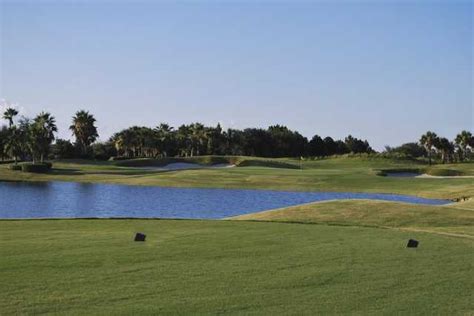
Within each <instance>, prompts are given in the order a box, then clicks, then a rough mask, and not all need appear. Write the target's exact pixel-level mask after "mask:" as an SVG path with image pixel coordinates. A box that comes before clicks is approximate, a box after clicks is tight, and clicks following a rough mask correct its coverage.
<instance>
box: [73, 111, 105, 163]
mask: <svg viewBox="0 0 474 316" xmlns="http://www.w3.org/2000/svg"><path fill="white" fill-rule="evenodd" d="M95 122H96V119H95V118H94V116H93V115H92V114H89V112H87V111H84V110H81V111H78V112H76V115H75V116H73V118H72V125H71V126H69V129H70V130H71V131H72V134H73V135H74V137H76V144H78V145H79V147H80V149H81V153H82V154H83V155H86V154H87V152H88V149H89V146H90V145H91V144H92V143H93V142H95V140H96V139H97V137H98V136H99V134H98V133H97V128H96V127H95V125H94V123H95Z"/></svg>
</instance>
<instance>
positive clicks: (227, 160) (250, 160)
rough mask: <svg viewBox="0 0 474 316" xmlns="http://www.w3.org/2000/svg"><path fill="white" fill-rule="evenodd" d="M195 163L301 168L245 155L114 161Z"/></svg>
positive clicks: (132, 164) (122, 163)
mask: <svg viewBox="0 0 474 316" xmlns="http://www.w3.org/2000/svg"><path fill="white" fill-rule="evenodd" d="M178 162H184V163H194V164H198V165H204V166H212V165H216V164H231V165H236V166H237V167H267V168H287V169H299V168H300V167H299V165H296V164H292V163H289V162H285V161H280V160H276V159H265V158H256V157H255V158H254V157H243V156H195V157H179V158H176V157H168V158H159V159H153V158H140V159H128V160H117V161H114V164H115V165H116V166H122V167H164V166H166V165H168V164H171V163H178Z"/></svg>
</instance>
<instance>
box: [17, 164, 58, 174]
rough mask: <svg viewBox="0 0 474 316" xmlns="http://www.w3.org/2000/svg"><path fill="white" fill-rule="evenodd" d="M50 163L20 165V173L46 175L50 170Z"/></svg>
mask: <svg viewBox="0 0 474 316" xmlns="http://www.w3.org/2000/svg"><path fill="white" fill-rule="evenodd" d="M52 166H53V165H52V164H51V163H50V162H44V163H35V164H34V163H24V164H22V165H21V171H23V172H33V173H46V172H48V171H49V170H51V168H52Z"/></svg>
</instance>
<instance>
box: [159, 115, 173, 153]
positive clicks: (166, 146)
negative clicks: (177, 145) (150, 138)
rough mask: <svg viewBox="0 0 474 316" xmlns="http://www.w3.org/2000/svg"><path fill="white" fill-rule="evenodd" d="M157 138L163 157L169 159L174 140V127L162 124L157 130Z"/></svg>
mask: <svg viewBox="0 0 474 316" xmlns="http://www.w3.org/2000/svg"><path fill="white" fill-rule="evenodd" d="M155 133H156V136H157V138H158V140H159V142H160V145H161V152H162V155H163V157H167V156H168V154H169V152H170V150H171V142H172V140H173V127H171V126H169V125H168V124H166V123H161V124H160V125H158V126H157V127H156V128H155Z"/></svg>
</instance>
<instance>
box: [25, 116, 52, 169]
mask: <svg viewBox="0 0 474 316" xmlns="http://www.w3.org/2000/svg"><path fill="white" fill-rule="evenodd" d="M57 131H58V128H57V126H56V120H55V118H54V117H53V116H52V115H51V114H50V113H47V112H41V113H40V114H38V115H37V116H36V117H35V119H34V120H33V123H32V124H31V128H30V134H31V138H30V148H31V151H32V156H33V162H36V157H37V156H38V155H39V156H40V161H41V162H44V156H45V155H47V154H48V151H49V147H50V145H51V143H52V142H53V140H54V133H56V132H57Z"/></svg>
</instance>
